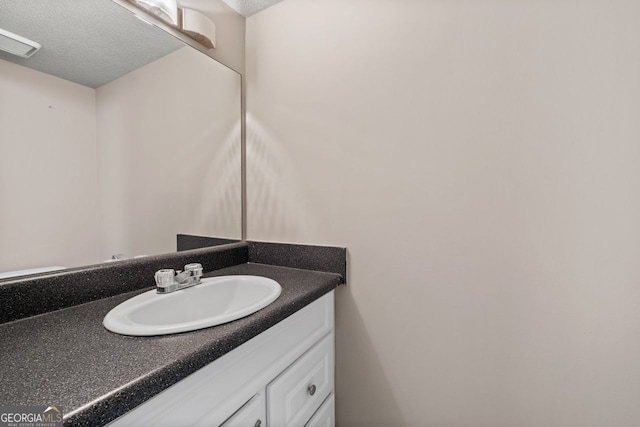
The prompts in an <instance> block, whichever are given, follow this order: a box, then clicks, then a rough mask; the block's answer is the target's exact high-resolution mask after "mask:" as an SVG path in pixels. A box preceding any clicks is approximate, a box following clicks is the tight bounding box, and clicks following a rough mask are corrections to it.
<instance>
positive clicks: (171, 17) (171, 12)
mask: <svg viewBox="0 0 640 427" xmlns="http://www.w3.org/2000/svg"><path fill="white" fill-rule="evenodd" d="M133 2H134V3H135V4H136V5H138V6H140V7H141V8H142V9H144V10H146V11H147V12H149V13H151V14H152V15H155V16H157V17H158V18H160V19H162V20H163V21H165V22H168V23H169V24H172V25H178V3H177V2H176V0H133Z"/></svg>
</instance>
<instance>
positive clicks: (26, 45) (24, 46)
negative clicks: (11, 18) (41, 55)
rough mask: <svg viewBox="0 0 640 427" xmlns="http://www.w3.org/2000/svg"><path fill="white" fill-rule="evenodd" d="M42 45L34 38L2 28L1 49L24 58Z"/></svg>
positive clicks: (0, 29) (0, 31)
mask: <svg viewBox="0 0 640 427" xmlns="http://www.w3.org/2000/svg"><path fill="white" fill-rule="evenodd" d="M41 47H42V46H40V43H36V42H34V41H33V40H29V39H27V38H24V37H22V36H19V35H17V34H13V33H12V32H9V31H7V30H3V29H2V28H0V50H4V51H5V52H9V53H12V54H14V55H16V56H20V57H22V58H29V57H30V56H32V55H33V54H34V53H36V52H37V51H38V50H39V49H40V48H41Z"/></svg>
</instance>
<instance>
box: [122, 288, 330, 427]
mask: <svg viewBox="0 0 640 427" xmlns="http://www.w3.org/2000/svg"><path fill="white" fill-rule="evenodd" d="M333 298H334V293H333V292H330V293H328V294H326V295H324V296H323V297H321V298H320V299H318V300H316V301H314V302H313V303H311V304H309V305H308V306H306V307H305V308H303V309H301V310H300V311H298V312H297V313H294V314H293V315H291V316H289V317H288V318H286V319H284V320H283V321H281V322H280V323H278V324H277V325H275V326H273V327H271V328H269V329H267V330H266V331H264V332H263V333H261V334H260V335H258V336H256V337H254V338H253V339H251V340H249V341H248V342H246V343H244V344H243V345H241V346H240V347H238V348H236V349H234V350H232V351H231V352H229V353H227V354H225V355H224V356H222V357H220V358H219V359H217V360H215V361H213V362H212V363H210V364H209V365H207V366H205V367H204V368H202V369H200V370H198V371H197V372H194V373H193V374H191V375H189V376H188V377H187V378H185V379H183V380H181V381H179V382H178V383H176V384H174V385H173V386H171V387H169V388H168V389H167V390H165V391H163V392H162V393H160V394H158V395H157V396H155V397H153V398H151V399H150V400H148V401H147V402H145V403H143V404H142V405H140V406H138V407H137V408H135V409H133V410H132V411H131V412H129V413H127V414H125V415H123V416H122V417H120V418H118V419H116V420H115V421H113V422H112V423H111V424H110V425H112V426H123V427H124V426H131V425H153V426H167V427H179V426H207V427H209V426H224V427H230V426H233V427H268V426H271V427H286V426H295V427H302V426H318V427H319V426H322V427H330V426H333V425H334V424H335V421H334V420H335V418H334V404H333V402H334V400H333V390H334V371H335V369H334V352H335V350H334V341H335V339H334V299H333Z"/></svg>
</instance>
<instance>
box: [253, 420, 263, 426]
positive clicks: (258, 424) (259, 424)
mask: <svg viewBox="0 0 640 427" xmlns="http://www.w3.org/2000/svg"><path fill="white" fill-rule="evenodd" d="M261 425H262V421H260V420H258V421H256V423H255V424H254V425H253V427H260V426H261Z"/></svg>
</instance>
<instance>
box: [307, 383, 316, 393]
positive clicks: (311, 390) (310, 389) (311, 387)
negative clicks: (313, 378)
mask: <svg viewBox="0 0 640 427" xmlns="http://www.w3.org/2000/svg"><path fill="white" fill-rule="evenodd" d="M307 391H308V392H309V394H310V395H311V396H313V395H314V394H316V385H315V384H311V385H310V386H309V388H307Z"/></svg>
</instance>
